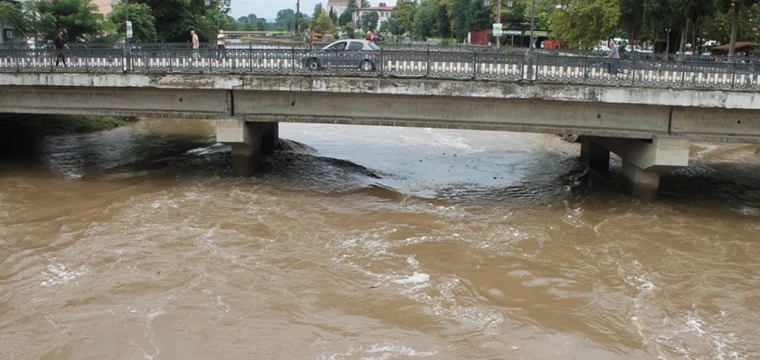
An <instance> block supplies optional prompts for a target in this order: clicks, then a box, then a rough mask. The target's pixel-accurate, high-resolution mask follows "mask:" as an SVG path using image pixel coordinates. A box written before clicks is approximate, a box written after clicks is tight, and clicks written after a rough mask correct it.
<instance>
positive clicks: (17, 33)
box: [0, 0, 25, 44]
mask: <svg viewBox="0 0 760 360" xmlns="http://www.w3.org/2000/svg"><path fill="white" fill-rule="evenodd" d="M0 1H3V2H12V3H19V2H20V1H19V0H0ZM0 31H1V32H2V34H0V44H12V43H18V44H21V43H24V39H25V36H24V34H23V33H22V32H21V30H19V29H17V28H16V26H15V25H13V24H11V23H9V22H7V21H6V20H5V19H0Z"/></svg>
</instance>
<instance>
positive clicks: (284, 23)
mask: <svg viewBox="0 0 760 360" xmlns="http://www.w3.org/2000/svg"><path fill="white" fill-rule="evenodd" d="M274 24H275V25H274V27H275V29H276V30H278V31H290V30H294V29H295V28H296V12H295V11H293V9H283V10H280V11H278V12H277V17H276V18H275V20H274Z"/></svg>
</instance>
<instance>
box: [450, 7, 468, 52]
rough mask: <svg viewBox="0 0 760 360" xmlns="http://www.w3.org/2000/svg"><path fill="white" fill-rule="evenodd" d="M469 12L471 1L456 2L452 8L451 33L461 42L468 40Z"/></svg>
mask: <svg viewBox="0 0 760 360" xmlns="http://www.w3.org/2000/svg"><path fill="white" fill-rule="evenodd" d="M469 10H470V0H454V3H453V4H452V8H451V13H452V21H451V31H452V33H453V35H454V37H455V38H456V39H457V41H459V42H461V41H464V39H465V38H467V33H468V32H470V29H469V27H468V25H469V24H468V17H467V14H468V12H469Z"/></svg>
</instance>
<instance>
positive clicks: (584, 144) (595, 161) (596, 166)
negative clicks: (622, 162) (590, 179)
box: [581, 136, 610, 172]
mask: <svg viewBox="0 0 760 360" xmlns="http://www.w3.org/2000/svg"><path fill="white" fill-rule="evenodd" d="M581 160H583V162H585V163H586V164H587V165H588V166H589V167H590V168H591V169H593V170H596V171H600V172H607V171H609V170H610V151H609V150H607V148H605V147H604V146H602V145H601V144H599V143H598V142H596V141H594V140H593V138H590V137H588V136H584V137H582V138H581Z"/></svg>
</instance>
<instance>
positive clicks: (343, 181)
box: [0, 119, 760, 360]
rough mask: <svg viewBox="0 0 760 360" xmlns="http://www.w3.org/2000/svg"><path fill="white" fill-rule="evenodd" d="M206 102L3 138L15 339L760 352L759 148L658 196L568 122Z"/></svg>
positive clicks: (344, 350)
mask: <svg viewBox="0 0 760 360" xmlns="http://www.w3.org/2000/svg"><path fill="white" fill-rule="evenodd" d="M280 135H281V137H282V138H284V139H288V141H287V143H288V145H290V151H287V152H280V153H278V154H276V155H275V156H273V157H272V158H270V159H268V160H267V164H266V168H265V170H264V171H263V172H262V173H261V174H260V175H257V176H255V177H251V178H233V177H231V176H230V173H231V172H230V161H229V148H228V147H225V146H222V145H217V144H215V143H214V129H213V125H212V124H211V123H209V122H205V121H195V120H171V119H161V120H158V119H146V120H143V121H140V122H139V123H136V124H134V125H131V126H128V127H123V128H119V129H116V130H113V131H109V132H104V133H97V134H90V135H72V136H58V137H48V138H46V139H45V140H44V141H43V142H42V143H41V144H39V146H37V148H36V151H35V152H34V153H33V155H31V154H32V153H29V152H26V151H19V153H25V154H24V155H21V154H16V155H17V156H6V157H4V158H0V359H14V360H16V359H45V360H50V359H758V358H760V291H759V290H758V289H760V156H758V155H755V154H754V152H755V150H756V149H757V146H748V145H726V144H695V145H694V146H693V148H692V157H693V159H692V164H691V165H690V166H689V167H688V168H686V169H682V170H680V171H677V172H674V173H669V174H666V175H664V176H663V179H662V190H661V197H660V199H659V200H658V201H657V202H655V203H651V204H646V203H641V202H638V201H635V200H632V199H630V198H628V197H626V196H624V195H623V194H622V193H621V190H620V188H619V185H618V182H617V177H618V176H619V174H620V160H619V159H617V158H614V159H613V162H614V164H613V167H612V171H611V173H609V174H600V173H595V172H592V171H589V170H588V169H587V168H586V167H585V166H584V165H583V164H581V163H580V162H579V161H578V157H579V152H580V148H579V146H578V145H576V144H570V143H567V142H563V141H561V140H560V139H558V138H557V137H555V136H547V135H533V134H515V133H502V132H475V131H454V130H438V129H435V130H433V129H410V128H392V127H359V126H353V127H352V126H336V125H303V124H281V125H280Z"/></svg>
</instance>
